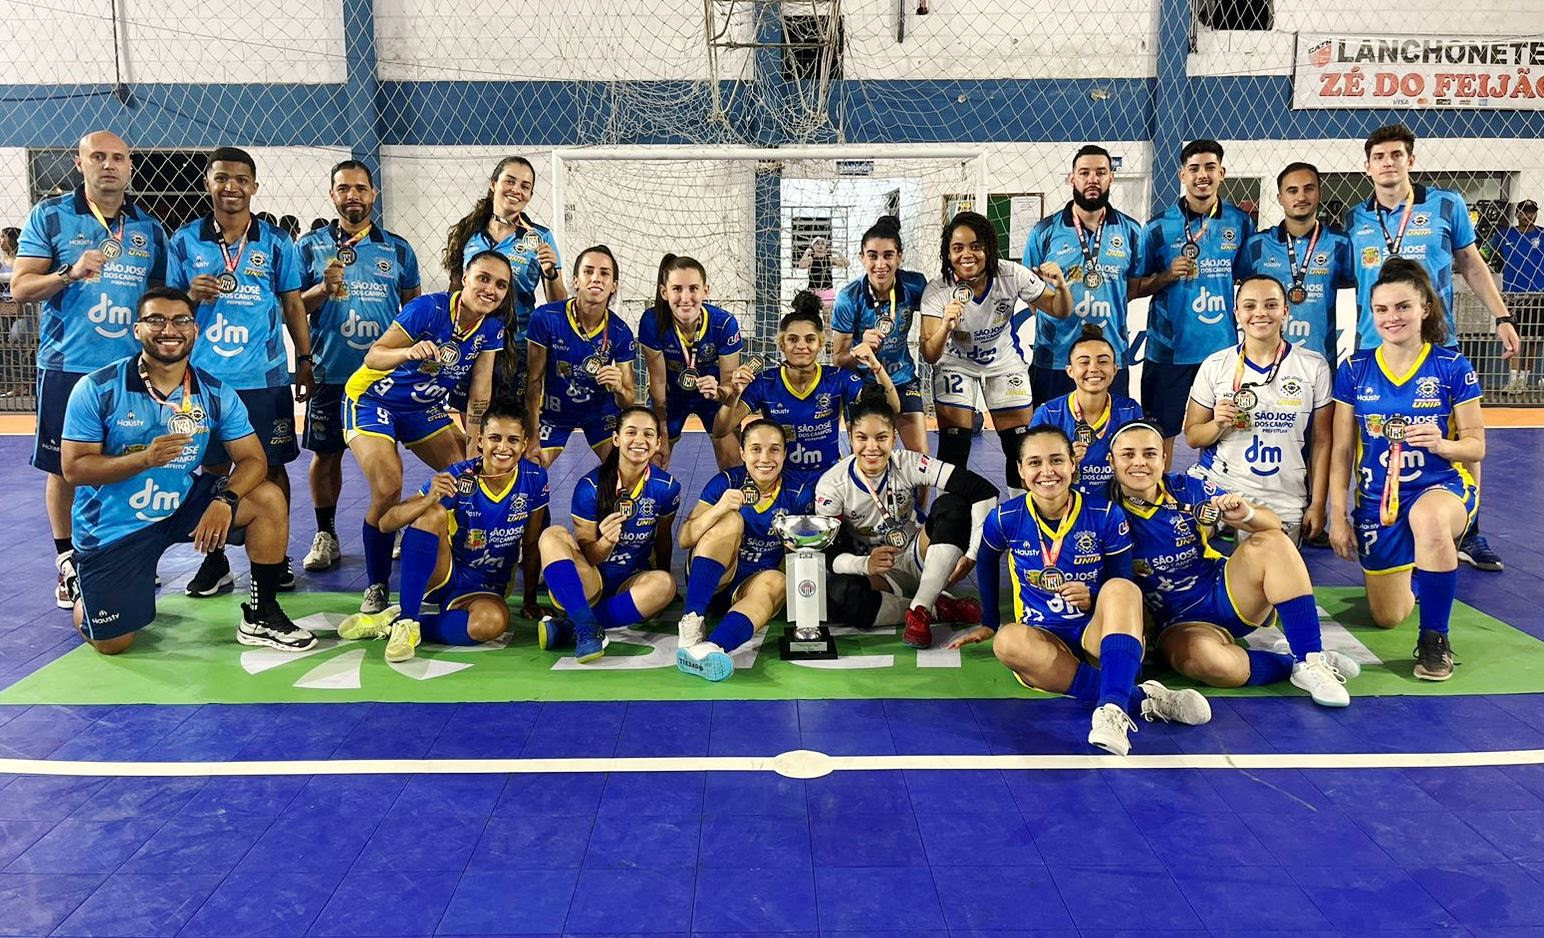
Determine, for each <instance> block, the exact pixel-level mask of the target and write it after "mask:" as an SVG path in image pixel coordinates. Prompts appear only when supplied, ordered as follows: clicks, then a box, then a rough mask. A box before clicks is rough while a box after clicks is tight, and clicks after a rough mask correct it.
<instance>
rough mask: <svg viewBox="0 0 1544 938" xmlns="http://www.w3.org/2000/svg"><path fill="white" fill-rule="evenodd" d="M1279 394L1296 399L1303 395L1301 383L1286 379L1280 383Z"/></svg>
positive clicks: (1294, 379)
mask: <svg viewBox="0 0 1544 938" xmlns="http://www.w3.org/2000/svg"><path fill="white" fill-rule="evenodd" d="M1281 393H1282V396H1284V397H1297V396H1298V395H1300V394H1302V393H1303V382H1301V381H1299V380H1297V379H1296V378H1288V379H1286V380H1285V381H1283V382H1281Z"/></svg>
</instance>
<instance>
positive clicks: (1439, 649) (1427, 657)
mask: <svg viewBox="0 0 1544 938" xmlns="http://www.w3.org/2000/svg"><path fill="white" fill-rule="evenodd" d="M1415 676H1416V677H1418V678H1420V679H1421V680H1423V681H1445V680H1447V679H1448V678H1450V677H1452V676H1453V646H1452V645H1451V644H1449V643H1448V637H1447V635H1446V634H1445V633H1442V632H1431V631H1425V632H1422V633H1421V636H1420V638H1419V639H1417V640H1416V646H1415Z"/></svg>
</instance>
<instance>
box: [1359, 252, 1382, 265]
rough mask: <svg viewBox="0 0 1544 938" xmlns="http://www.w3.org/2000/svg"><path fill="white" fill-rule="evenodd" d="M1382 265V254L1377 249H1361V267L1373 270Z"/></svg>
mask: <svg viewBox="0 0 1544 938" xmlns="http://www.w3.org/2000/svg"><path fill="white" fill-rule="evenodd" d="M1382 264H1383V252H1382V251H1380V250H1378V249H1377V248H1362V266H1363V267H1366V268H1369V269H1371V268H1375V267H1379V266H1381V265H1382Z"/></svg>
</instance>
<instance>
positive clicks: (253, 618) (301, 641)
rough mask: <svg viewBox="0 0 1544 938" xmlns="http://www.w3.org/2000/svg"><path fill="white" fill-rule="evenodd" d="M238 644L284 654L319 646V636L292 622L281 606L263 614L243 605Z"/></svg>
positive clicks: (274, 606) (246, 604)
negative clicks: (275, 649) (260, 647)
mask: <svg viewBox="0 0 1544 938" xmlns="http://www.w3.org/2000/svg"><path fill="white" fill-rule="evenodd" d="M236 641H238V642H240V643H241V644H243V645H266V646H268V647H269V648H277V649H279V650H280V651H309V650H311V649H312V648H315V647H316V636H315V635H312V634H311V633H310V632H308V631H306V630H305V629H303V628H301V627H300V626H298V625H296V624H295V623H293V622H291V621H290V617H289V616H287V615H285V614H284V610H283V609H280V608H279V607H278V605H277V604H275V605H272V606H269V607H268V608H267V609H264V610H262V611H261V612H259V611H258V610H257V609H256V608H255V607H254V606H253V605H252V604H251V603H242V604H241V624H240V625H238V626H237V627H236Z"/></svg>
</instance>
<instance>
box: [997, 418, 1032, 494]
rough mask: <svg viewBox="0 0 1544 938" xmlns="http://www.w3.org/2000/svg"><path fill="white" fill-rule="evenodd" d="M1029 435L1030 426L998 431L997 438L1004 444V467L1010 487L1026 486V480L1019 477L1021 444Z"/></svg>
mask: <svg viewBox="0 0 1544 938" xmlns="http://www.w3.org/2000/svg"><path fill="white" fill-rule="evenodd" d="M1027 435H1029V428H1028V427H1013V428H1012V429H1009V430H998V431H997V439H999V440H1000V441H1002V444H1003V468H1004V470H1005V471H1004V475H1005V476H1006V477H1007V482H1008V487H1009V488H1014V489H1021V488H1023V487H1024V480H1023V479H1021V478H1019V444H1020V443H1022V442H1023V441H1024V437H1025V436H1027Z"/></svg>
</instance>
